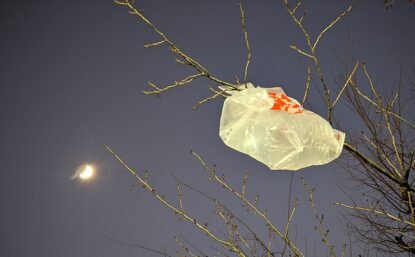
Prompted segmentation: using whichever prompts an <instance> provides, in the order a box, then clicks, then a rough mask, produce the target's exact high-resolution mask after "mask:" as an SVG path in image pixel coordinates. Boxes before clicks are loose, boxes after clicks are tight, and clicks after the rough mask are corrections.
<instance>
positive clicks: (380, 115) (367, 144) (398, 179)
mask: <svg viewBox="0 0 415 257" xmlns="http://www.w3.org/2000/svg"><path fill="white" fill-rule="evenodd" d="M114 2H115V3H116V4H117V5H119V6H122V7H125V8H126V9H127V11H128V12H129V13H130V14H131V15H134V16H136V17H137V18H138V19H139V20H141V21H142V22H144V23H145V24H147V25H148V26H149V27H150V28H151V29H152V30H153V31H154V32H155V33H156V35H158V36H159V41H157V42H154V43H150V44H147V45H145V47H146V48H150V47H158V46H164V45H166V46H168V48H169V49H170V51H171V52H172V53H173V54H174V55H175V56H176V62H177V63H178V64H180V65H186V66H189V67H191V68H192V69H193V70H194V73H193V74H190V75H189V76H187V77H186V78H183V79H181V80H179V81H176V82H174V83H172V84H170V85H167V86H164V87H160V86H158V85H156V84H155V83H153V82H149V86H150V87H151V90H146V91H143V92H144V93H145V94H148V95H160V94H163V93H164V92H166V91H168V90H174V89H175V88H177V87H182V86H186V85H189V84H190V83H191V82H192V81H194V80H196V79H199V78H205V79H208V80H210V81H211V82H213V83H215V84H216V85H217V86H220V88H221V89H217V88H216V87H209V89H210V91H211V92H212V93H211V95H209V96H207V97H206V98H204V99H202V100H199V101H197V102H196V104H195V106H194V109H198V108H199V107H200V106H202V105H203V104H205V103H207V102H209V101H211V100H214V99H217V98H224V97H227V94H226V93H227V92H229V91H233V90H243V89H244V88H243V87H242V88H241V87H238V86H236V85H239V84H241V82H240V81H239V79H238V78H237V79H236V84H235V83H232V82H227V81H224V80H222V79H220V78H218V77H217V76H215V75H214V74H212V73H211V72H209V71H208V69H207V68H206V67H204V66H203V65H202V64H201V63H199V62H198V61H196V60H195V59H193V58H192V57H190V56H189V55H187V54H186V53H185V51H183V50H181V49H180V48H179V47H178V46H177V45H176V44H175V43H174V42H173V41H172V40H171V39H170V38H169V37H167V35H165V34H164V33H163V32H162V31H161V30H160V29H159V28H157V27H156V26H155V25H154V24H153V23H152V22H151V21H150V20H149V19H148V18H147V17H146V16H145V15H144V13H143V12H142V11H141V10H140V9H139V8H138V7H137V6H136V5H135V4H134V1H132V0H115V1H114ZM282 5H283V7H284V8H285V9H286V10H287V12H288V15H289V17H290V18H291V19H292V21H293V22H294V24H296V26H297V27H298V29H299V30H300V31H301V32H302V34H303V36H304V40H305V43H306V46H307V49H301V48H299V47H298V46H297V45H296V44H293V45H290V46H289V47H290V48H291V49H293V50H294V51H296V52H297V53H298V54H300V55H301V56H304V57H305V58H306V59H307V60H309V62H310V63H309V65H308V66H307V69H306V72H305V74H306V79H305V81H306V82H305V88H304V96H303V99H302V103H303V105H304V104H305V103H306V102H307V100H308V95H309V91H310V90H311V89H310V84H311V83H310V82H311V80H312V74H316V77H317V78H318V80H317V81H318V82H317V86H318V89H319V90H320V91H321V92H322V95H323V99H324V102H325V107H326V108H325V111H326V118H327V120H328V121H329V122H330V123H331V124H333V123H335V122H336V114H335V108H336V107H337V106H338V105H339V104H340V102H346V103H347V104H348V105H349V106H350V107H351V108H352V109H353V113H354V114H356V115H358V117H360V118H361V121H362V126H363V127H364V131H363V133H361V134H355V136H354V137H350V136H349V137H348V141H347V142H346V143H345V144H344V149H345V150H346V151H345V152H347V153H346V154H345V157H344V158H345V162H344V163H343V166H344V167H345V169H346V170H347V171H349V174H350V175H351V177H352V179H353V180H354V181H355V182H357V186H359V188H360V189H362V190H364V191H365V194H364V195H363V198H362V199H360V200H354V201H352V203H351V204H347V203H337V204H338V205H340V206H343V207H345V208H347V209H349V210H350V211H351V217H352V219H350V221H351V222H352V223H351V228H352V232H353V234H354V235H356V236H360V238H363V239H364V240H366V242H367V243H368V244H370V246H374V247H376V248H377V249H381V250H382V251H384V252H387V253H404V252H406V253H410V254H414V253H415V241H414V239H415V238H414V237H415V234H414V228H415V211H414V208H413V205H414V200H415V198H413V194H414V193H415V185H414V178H415V177H414V176H413V171H414V163H415V162H414V154H415V148H414V140H415V138H414V135H413V132H414V129H415V125H414V124H413V123H412V122H411V121H410V120H408V119H409V118H407V117H404V115H403V111H402V97H401V92H402V91H401V90H400V88H398V89H397V90H396V91H395V92H394V93H393V94H391V95H384V94H383V95H381V94H380V93H379V92H378V88H377V87H376V85H374V84H373V82H372V79H371V76H370V75H369V73H368V71H367V69H366V66H365V65H364V64H362V63H360V62H356V63H355V64H353V66H352V67H353V68H352V69H351V70H350V71H349V72H347V74H345V75H344V76H343V77H342V79H341V80H339V82H340V83H339V85H330V84H329V83H328V82H327V79H326V78H325V72H324V71H323V70H322V68H321V64H320V59H319V56H318V54H317V52H318V51H317V48H318V46H319V43H320V42H321V41H322V40H323V38H324V36H325V35H326V33H328V32H329V31H330V30H331V29H332V28H333V27H334V26H335V25H336V23H338V22H339V21H341V20H342V19H343V18H344V17H345V16H346V15H347V14H348V13H349V12H350V11H351V10H352V9H353V5H350V6H348V7H346V8H345V10H344V12H342V13H340V14H339V15H338V16H334V17H333V19H332V20H331V21H330V22H329V23H328V25H327V26H325V27H324V28H322V29H321V31H320V33H318V34H317V36H316V38H314V39H313V38H312V37H311V36H310V34H309V33H308V30H307V29H306V27H305V24H304V22H305V16H306V14H307V11H306V9H304V6H303V4H302V2H301V1H298V2H296V3H295V4H294V5H292V4H290V3H289V2H288V0H282ZM385 5H386V2H385ZM239 11H240V17H241V27H242V32H243V34H244V40H245V46H246V50H247V60H246V64H245V68H244V77H243V81H242V84H243V83H246V82H247V78H248V70H249V64H250V60H251V49H250V44H249V37H248V31H247V29H246V18H245V10H244V8H243V5H242V2H241V3H240V5H239ZM359 72H360V73H363V76H364V77H365V78H366V83H365V84H362V83H361V82H360V81H358V79H357V77H358V74H359ZM365 85H368V86H366V87H365ZM362 88H366V89H368V90H363V89H362ZM366 91H368V92H369V93H365V92H366ZM333 92H335V94H333ZM340 100H344V101H340ZM349 134H350V133H349ZM106 148H107V149H108V150H109V151H110V152H111V153H112V154H113V155H114V156H115V158H116V159H117V160H118V161H120V162H121V164H122V165H123V166H124V167H125V168H126V169H127V170H128V171H129V172H130V173H131V174H132V175H133V176H134V178H135V179H136V180H137V185H139V186H142V187H143V188H144V189H145V190H147V191H149V192H151V193H152V194H153V196H154V198H155V199H156V200H157V201H159V202H160V203H161V204H163V205H164V206H165V207H167V208H168V209H170V210H171V211H172V212H173V213H174V214H175V215H177V216H178V217H179V219H181V220H184V221H187V222H190V223H192V224H193V225H194V226H195V227H196V228H197V229H199V230H200V231H201V232H203V233H205V234H206V235H208V236H209V238H210V239H212V240H213V241H214V242H215V243H216V246H217V251H216V253H213V254H212V255H214V256H217V255H224V256H228V254H227V253H225V251H226V252H229V251H230V252H231V253H232V254H233V255H237V256H241V257H245V256H268V257H269V256H304V254H303V252H302V251H301V250H300V249H299V247H298V246H297V245H296V244H295V241H294V240H293V239H292V238H291V236H290V233H289V227H290V224H291V222H292V219H293V216H294V214H295V211H296V206H297V203H296V201H295V200H294V204H293V205H292V208H291V207H290V206H291V204H290V206H289V208H288V219H287V223H286V225H285V227H284V228H282V229H281V228H278V227H277V226H276V225H275V224H274V223H273V222H272V221H271V220H270V219H269V217H268V214H267V213H266V212H265V211H263V210H261V209H260V208H259V207H258V206H257V201H258V197H255V198H253V199H252V198H251V197H249V196H247V195H246V186H247V180H248V176H247V175H246V176H245V177H244V178H242V182H241V189H240V190H237V189H236V187H235V186H234V185H230V184H229V183H228V182H227V181H226V179H225V178H224V176H221V175H218V174H217V172H216V168H215V166H210V165H208V164H207V163H206V162H205V161H204V160H203V159H202V157H201V156H199V155H198V154H196V153H194V152H192V154H193V155H194V156H195V158H196V159H197V160H198V161H199V162H200V164H201V166H202V167H203V169H204V170H205V171H206V172H207V175H208V177H209V179H210V180H212V181H214V182H216V183H217V184H219V185H221V186H222V187H223V188H224V189H225V191H228V192H229V193H231V194H233V195H234V196H235V197H236V198H237V199H238V200H239V201H240V202H241V203H242V204H243V206H245V207H246V208H247V210H248V211H250V212H251V213H253V214H254V215H256V216H257V217H258V218H259V219H260V220H261V221H262V222H263V224H264V226H265V228H266V230H267V235H265V236H264V235H263V234H262V233H260V232H258V231H257V230H256V229H253V228H252V227H251V226H250V225H249V224H247V223H245V222H244V221H243V219H241V218H240V217H239V215H237V214H235V213H234V212H232V211H231V210H230V209H229V208H227V207H226V206H225V205H224V204H223V203H221V201H220V199H216V198H213V197H211V196H209V195H207V194H205V193H203V192H201V191H199V190H197V189H195V188H193V187H192V186H191V185H187V184H185V183H183V182H182V181H180V180H178V179H176V180H177V201H172V200H169V199H167V197H165V196H164V195H162V194H161V193H159V192H158V190H156V188H155V186H154V185H152V184H151V183H150V182H149V180H148V172H137V171H135V170H134V169H132V168H131V167H130V166H128V164H126V162H125V161H124V160H122V159H121V157H120V156H118V155H117V154H116V153H115V152H114V150H113V149H112V148H110V147H109V146H106ZM182 187H186V188H188V189H190V190H192V191H193V192H195V193H198V194H201V195H202V196H203V197H205V198H206V199H207V200H209V201H211V202H212V204H213V207H214V210H215V214H216V215H217V216H218V217H219V218H220V219H221V220H222V221H223V222H224V225H225V227H226V235H225V236H223V235H221V234H218V233H216V232H215V229H212V228H210V227H209V226H208V224H207V223H205V222H203V221H200V220H199V219H198V218H197V217H193V216H191V215H190V214H189V211H188V210H186V208H184V204H183V198H182V195H183V194H182ZM304 187H305V189H306V192H307V194H308V195H309V200H310V203H311V207H312V210H313V212H314V216H315V218H316V221H317V224H318V225H317V226H316V229H317V231H318V232H319V233H320V234H321V236H322V240H323V242H324V244H325V245H326V246H327V250H328V254H329V255H330V256H337V253H336V251H335V249H334V246H333V245H332V244H331V243H330V242H329V240H328V230H325V229H324V228H323V216H322V215H321V213H318V211H317V207H316V206H315V204H314V198H313V189H311V188H310V187H309V186H308V185H307V183H305V182H304ZM290 203H291V199H290ZM354 218H356V219H357V220H358V221H360V223H357V222H355V219H354ZM175 239H176V242H177V243H178V246H179V248H180V249H181V250H182V252H183V255H190V256H200V255H205V254H201V251H199V250H198V249H195V247H191V246H189V242H187V241H186V240H183V238H179V237H177V238H175ZM277 241H278V242H280V243H282V244H280V245H281V247H279V248H278V249H274V248H275V242H277ZM195 252H196V253H195ZM345 253H346V246H343V248H342V251H341V255H342V256H344V255H345Z"/></svg>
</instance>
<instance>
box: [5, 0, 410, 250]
mask: <svg viewBox="0 0 415 257" xmlns="http://www.w3.org/2000/svg"><path fill="white" fill-rule="evenodd" d="M137 2H138V4H139V5H140V8H142V9H144V13H145V14H146V16H147V17H148V18H150V19H151V20H152V21H153V22H154V24H156V25H157V26H158V27H159V28H160V29H161V30H162V31H164V32H165V33H166V34H167V35H168V36H169V37H170V38H171V39H172V40H173V41H174V42H176V44H177V45H178V46H179V47H180V48H181V49H182V50H184V51H185V52H186V53H188V54H189V55H190V56H192V57H194V58H195V59H197V60H198V61H200V62H201V63H202V64H203V65H205V66H206V67H207V68H208V69H209V70H210V71H211V72H212V74H215V75H216V76H217V77H219V78H222V79H224V80H227V81H234V78H235V76H239V77H242V76H243V68H244V65H245V58H246V51H245V46H244V41H243V34H242V32H241V29H240V18H239V9H238V6H237V4H238V1H236V0H235V1H233V0H225V1H224V0H213V1H212V0H211V1H201V0H193V1H190V0H187V1H186V0H180V1H162V0H152V1H150V0H143V1H137ZM304 4H305V5H306V7H307V9H308V11H309V15H308V16H307V17H306V23H305V24H306V26H307V28H309V31H310V32H311V34H312V35H313V36H315V35H316V34H317V33H318V32H319V30H320V29H321V28H322V27H323V26H325V25H326V24H328V23H329V22H330V21H331V20H332V19H333V18H334V17H336V16H337V15H338V14H339V13H340V12H341V11H342V10H344V9H345V8H347V6H348V5H349V4H350V2H349V1H340V0H339V1H329V0H325V1H306V2H305V3H304ZM0 6H1V7H0V33H1V34H0V35H1V38H2V39H1V41H0V117H1V126H0V129H1V133H0V139H1V144H0V161H1V171H0V204H1V211H0V213H1V214H0V255H1V256H8V257H17V256H19V257H21V256H62V257H65V256H68V257H70V256H71V257H72V256H78V257H83V256H85V257H86V256H101V257H108V256H158V255H157V254H154V253H149V252H147V251H145V250H143V249H138V248H134V247H128V246H125V245H121V244H118V243H115V242H112V241H109V240H108V239H106V238H107V237H108V238H113V239H116V240H120V241H125V242H129V243H135V244H141V245H145V246H147V247H151V248H155V249H163V248H165V249H166V251H167V252H168V253H170V254H174V252H175V250H176V249H177V246H176V245H175V243H174V240H173V235H179V234H180V233H183V235H184V236H185V237H186V238H189V239H191V241H192V242H194V243H195V244H196V245H198V246H200V247H201V248H203V249H206V250H207V251H208V250H209V249H210V248H209V246H210V245H211V242H210V241H208V240H207V238H206V236H204V235H203V234H201V233H199V232H198V231H197V230H196V229H194V228H193V227H192V226H191V225H189V224H185V223H183V222H179V221H177V218H176V217H174V216H173V215H171V212H170V211H168V210H166V209H164V208H163V207H161V206H160V204H159V203H158V202H156V201H154V199H153V198H152V197H151V195H150V194H149V193H147V192H144V191H143V190H139V189H133V188H132V187H131V184H132V183H134V180H133V178H132V177H131V176H130V175H129V174H128V173H127V172H126V171H125V170H124V169H123V168H122V167H121V165H120V164H119V163H117V162H116V161H115V160H114V158H113V157H112V156H111V155H110V154H109V152H107V151H106V150H105V149H104V147H103V144H109V145H111V146H112V147H113V148H114V149H115V150H116V151H117V152H118V153H119V154H120V155H121V156H122V157H123V158H125V159H126V160H127V161H128V162H129V163H130V164H131V165H132V166H133V167H134V168H136V169H137V170H138V171H143V170H144V169H148V170H150V180H151V181H152V182H154V184H155V185H156V186H157V188H159V191H160V192H163V193H164V194H166V195H167V196H168V197H170V199H172V200H173V201H176V196H175V185H176V183H175V181H174V180H173V178H172V177H171V175H170V172H173V173H174V174H175V175H176V176H177V177H179V178H181V179H182V180H184V181H186V182H187V183H189V184H192V185H193V186H195V187H197V188H199V189H201V190H204V191H206V192H209V193H211V194H213V195H217V196H219V197H222V198H224V200H225V202H227V203H228V204H230V205H231V206H233V207H235V208H236V209H238V208H239V203H238V202H237V201H236V199H235V198H233V197H232V196H230V195H228V194H226V193H225V192H224V191H223V190H221V189H220V187H218V186H216V185H215V184H212V183H210V182H209V181H208V180H207V177H206V176H205V174H204V173H203V170H202V169H201V167H200V165H199V164H198V162H197V161H196V160H195V159H194V158H193V157H192V155H191V154H190V152H189V150H190V149H193V150H195V151H196V152H198V153H199V154H201V155H202V156H203V157H204V158H205V159H206V161H207V162H209V163H216V164H217V167H218V169H219V170H220V171H223V173H225V174H226V177H227V178H228V180H229V181H230V182H231V183H233V184H234V185H235V186H236V187H238V186H240V181H241V178H242V176H243V174H244V173H245V172H247V171H249V173H250V174H251V176H250V181H249V182H248V192H249V193H250V194H251V196H252V197H253V196H254V195H255V194H256V193H260V194H261V196H262V199H261V202H260V206H261V207H263V208H264V209H268V210H269V213H270V217H271V218H272V219H273V220H274V221H275V222H276V224H277V225H279V226H280V228H282V226H283V224H284V222H285V219H286V215H287V194H288V185H289V180H290V173H289V172H275V171H273V172H270V171H269V170H268V169H267V168H266V167H265V166H264V165H262V164H260V163H258V162H257V161H255V160H253V159H251V158H249V157H247V156H245V155H243V154H240V153H238V152H236V151H234V150H232V149H230V148H228V147H226V146H225V145H224V144H223V143H222V142H221V140H220V138H219V136H218V127H219V118H220V111H221V107H222V103H223V101H222V100H221V99H219V100H217V101H215V102H212V103H209V104H207V105H205V106H203V107H202V108H201V109H200V110H199V111H197V112H195V111H192V110H191V109H192V106H193V105H194V104H195V102H197V101H198V100H200V99H202V98H204V97H205V96H207V94H208V93H209V91H208V89H207V86H209V85H213V84H212V83H211V82H210V81H206V80H198V81H196V82H194V83H192V84H191V85H189V86H186V88H181V89H177V90H172V91H171V92H168V93H166V94H164V95H163V96H162V98H161V99H157V98H156V97H153V96H145V95H143V94H142V93H141V91H142V90H143V89H146V88H147V86H146V85H147V81H148V80H151V81H154V82H156V83H158V84H160V85H167V83H170V82H172V81H174V80H179V79H181V78H183V77H185V76H186V75H187V74H191V72H193V71H192V70H190V69H186V68H185V67H182V66H179V65H177V64H175V62H174V58H173V56H172V54H171V53H170V52H169V51H168V49H167V48H166V47H163V46H162V47H159V48H155V49H144V48H143V44H145V43H150V42H153V41H155V40H156V41H157V39H158V38H157V36H156V35H155V34H154V33H153V32H152V31H151V30H150V29H149V28H148V27H146V26H145V25H144V24H143V23H142V22H140V21H139V20H138V19H137V17H133V16H130V15H128V13H127V11H126V9H124V8H123V7H117V6H115V5H114V4H113V3H112V1H110V0H108V1H102V0H100V1H97V0H89V1H77V0H74V1H62V0H55V1H2V2H1V3H0ZM245 12H246V19H247V26H248V33H249V37H250V39H251V40H250V42H251V48H252V62H251V66H250V73H249V80H250V81H252V82H253V83H254V84H256V85H261V86H274V85H282V86H283V87H284V90H285V92H286V93H287V94H288V95H289V96H292V97H294V98H297V99H300V98H301V97H302V93H303V92H302V90H303V87H304V83H305V79H306V77H305V75H306V73H305V67H306V65H307V64H308V60H306V59H305V58H304V57H301V56H299V55H298V54H296V53H295V52H294V51H292V50H291V49H289V47H288V46H289V45H290V44H297V45H298V46H300V47H303V46H304V45H305V44H304V39H303V38H302V34H301V33H300V32H299V30H298V28H297V27H295V25H294V24H293V23H292V21H291V20H290V18H289V16H288V14H287V12H286V10H285V9H284V8H283V4H282V3H281V2H280V1H276V0H273V1H271V0H258V1H253V0H248V1H246V3H245ZM414 17H415V6H413V5H410V4H409V3H408V1H397V3H396V4H395V6H394V7H393V8H392V9H390V10H385V9H384V7H383V1H380V0H379V1H374V0H373V1H359V3H357V4H356V6H355V8H354V10H353V11H352V12H351V14H350V15H348V16H347V17H346V18H345V19H344V20H343V21H342V22H341V23H339V24H338V25H337V26H336V27H335V28H334V30H333V31H330V32H329V33H327V34H326V37H325V38H324V40H323V41H322V42H321V45H320V47H319V50H318V52H319V54H320V56H321V62H322V66H323V70H324V71H325V74H326V77H328V78H329V83H331V86H333V80H332V79H331V77H332V74H333V75H334V76H336V75H338V74H339V73H341V72H343V71H344V64H347V65H348V66H349V67H350V65H352V64H353V61H354V60H362V61H365V62H366V64H367V67H368V70H369V71H371V72H372V74H373V75H374V77H375V78H376V82H377V83H379V84H381V85H383V86H385V87H393V86H394V85H395V84H394V82H396V81H397V78H398V75H399V74H398V72H399V67H400V64H403V66H404V67H410V66H409V65H411V64H412V65H413V64H414V60H415V51H414V46H415V30H414V27H415V19H414ZM387 64H388V65H387ZM412 67H413V66H412ZM333 88H335V86H333ZM311 97H312V99H313V105H312V106H313V108H314V110H315V111H316V112H318V113H320V114H324V111H323V109H322V108H321V106H322V105H321V101H320V99H319V97H318V93H313V94H312V95H311ZM319 102H320V103H319ZM340 111H341V109H340ZM337 115H340V116H342V113H341V112H340V113H339V112H338V113H337ZM351 121H353V118H349V117H347V116H345V117H342V119H340V122H341V123H342V124H343V125H344V128H345V129H347V128H352V127H353V126H357V125H356V124H354V123H353V122H351ZM85 162H90V163H93V164H94V165H96V167H97V177H96V179H94V180H93V181H90V182H89V183H79V181H74V180H70V177H71V176H72V174H73V172H74V171H75V170H76V168H77V167H78V166H79V165H81V164H83V163H85ZM339 172H340V169H339V167H338V166H337V165H336V164H330V165H326V166H324V167H312V168H307V169H304V170H301V171H299V172H297V173H295V177H294V189H293V190H294V192H293V193H294V196H296V197H298V198H299V200H300V202H299V211H298V213H297V216H296V219H295V220H294V224H293V230H295V227H296V228H297V235H298V236H297V240H298V241H299V245H300V246H301V247H302V248H303V249H304V242H305V238H306V237H307V242H308V253H309V254H310V256H312V253H313V252H315V253H316V255H317V256H322V254H323V253H324V252H325V250H324V247H321V243H320V238H319V236H318V234H316V233H315V232H314V231H313V229H312V228H313V227H314V224H315V220H314V219H313V218H312V212H311V209H310V208H309V205H308V202H307V201H306V195H305V193H304V190H303V188H302V186H301V181H300V177H301V176H304V178H305V179H306V180H307V182H308V183H309V184H310V185H312V186H313V187H316V188H317V191H316V196H315V197H316V199H317V200H316V203H317V205H318V206H319V208H320V210H321V211H322V212H324V214H325V215H326V217H328V218H327V219H328V220H327V225H328V228H330V231H331V234H332V235H331V238H332V239H331V240H332V241H333V243H335V244H336V249H337V250H339V249H340V248H341V244H342V243H343V242H344V240H346V238H345V235H344V232H343V230H342V229H341V226H340V225H339V222H338V218H340V216H339V213H340V212H339V211H340V209H339V208H338V207H334V206H333V201H335V200H343V201H347V197H345V196H344V195H343V194H342V193H341V191H340V190H339V189H338V188H337V186H336V183H337V181H338V178H339V176H341V175H340V173H339ZM184 193H185V197H184V205H185V208H186V209H187V210H189V213H191V214H192V215H195V216H197V217H201V218H207V219H208V220H212V223H213V224H212V226H215V224H217V225H218V226H219V224H221V223H220V221H218V219H215V218H212V215H211V211H212V206H211V205H210V203H209V202H202V199H200V198H198V197H196V196H192V194H191V192H188V191H185V192H184ZM249 219H251V218H249ZM252 222H254V224H256V223H255V222H256V221H255V220H252ZM295 224H296V225H295ZM258 226H261V225H260V223H258ZM323 256H325V254H324V255H323Z"/></svg>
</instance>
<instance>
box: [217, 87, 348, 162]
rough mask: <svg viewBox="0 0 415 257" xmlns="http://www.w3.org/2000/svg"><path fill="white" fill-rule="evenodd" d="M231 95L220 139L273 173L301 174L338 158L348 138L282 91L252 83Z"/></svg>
mask: <svg viewBox="0 0 415 257" xmlns="http://www.w3.org/2000/svg"><path fill="white" fill-rule="evenodd" d="M239 88H241V89H243V90H241V91H230V92H229V93H230V94H231V95H230V96H228V97H227V98H226V100H225V102H224V104H223V109H222V115H221V120H220V128H219V135H220V137H221V139H222V140H223V142H224V143H225V144H226V145H227V146H229V147H231V148H233V149H235V150H237V151H239V152H242V153H245V154H247V155H249V156H251V157H253V158H255V159H256V160H258V161H260V162H262V163H264V164H265V165H266V166H268V167H269V168H270V169H271V170H298V169H301V168H305V167H309V166H313V165H322V164H326V163H329V162H331V161H333V160H334V159H336V158H337V157H338V156H339V155H340V153H341V151H342V148H343V143H344V138H345V134H344V133H343V132H341V131H338V130H335V129H333V128H332V127H331V126H330V124H329V122H328V121H326V120H325V119H323V118H322V117H320V116H319V115H317V114H315V113H313V112H311V111H308V110H305V109H303V108H302V106H301V105H300V103H299V102H297V101H296V100H295V99H293V98H291V97H288V96H287V95H285V93H284V91H283V90H282V89H281V88H280V87H274V88H260V87H254V86H253V85H252V84H251V83H247V84H244V85H240V86H239Z"/></svg>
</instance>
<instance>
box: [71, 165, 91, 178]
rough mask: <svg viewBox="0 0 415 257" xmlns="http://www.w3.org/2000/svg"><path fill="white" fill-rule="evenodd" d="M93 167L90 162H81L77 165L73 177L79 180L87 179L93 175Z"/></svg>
mask: <svg viewBox="0 0 415 257" xmlns="http://www.w3.org/2000/svg"><path fill="white" fill-rule="evenodd" d="M94 173H95V169H94V167H93V166H92V165H90V164H82V165H81V166H79V168H78V169H77V170H76V172H75V174H74V176H73V177H72V178H73V179H75V178H79V179H81V180H89V179H91V178H92V177H93V176H94Z"/></svg>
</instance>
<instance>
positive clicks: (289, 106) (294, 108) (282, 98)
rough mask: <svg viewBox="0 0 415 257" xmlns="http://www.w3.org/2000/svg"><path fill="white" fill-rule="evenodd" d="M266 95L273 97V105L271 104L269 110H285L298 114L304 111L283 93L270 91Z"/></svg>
mask: <svg viewBox="0 0 415 257" xmlns="http://www.w3.org/2000/svg"><path fill="white" fill-rule="evenodd" d="M268 95H269V96H270V97H271V98H272V99H274V105H273V106H272V108H271V110H276V111H285V112H288V113H290V114H299V113H303V112H304V109H303V108H301V106H300V105H299V104H297V103H296V102H294V101H292V100H291V99H290V98H288V97H287V96H286V95H285V94H277V93H275V92H271V91H270V92H268Z"/></svg>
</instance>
